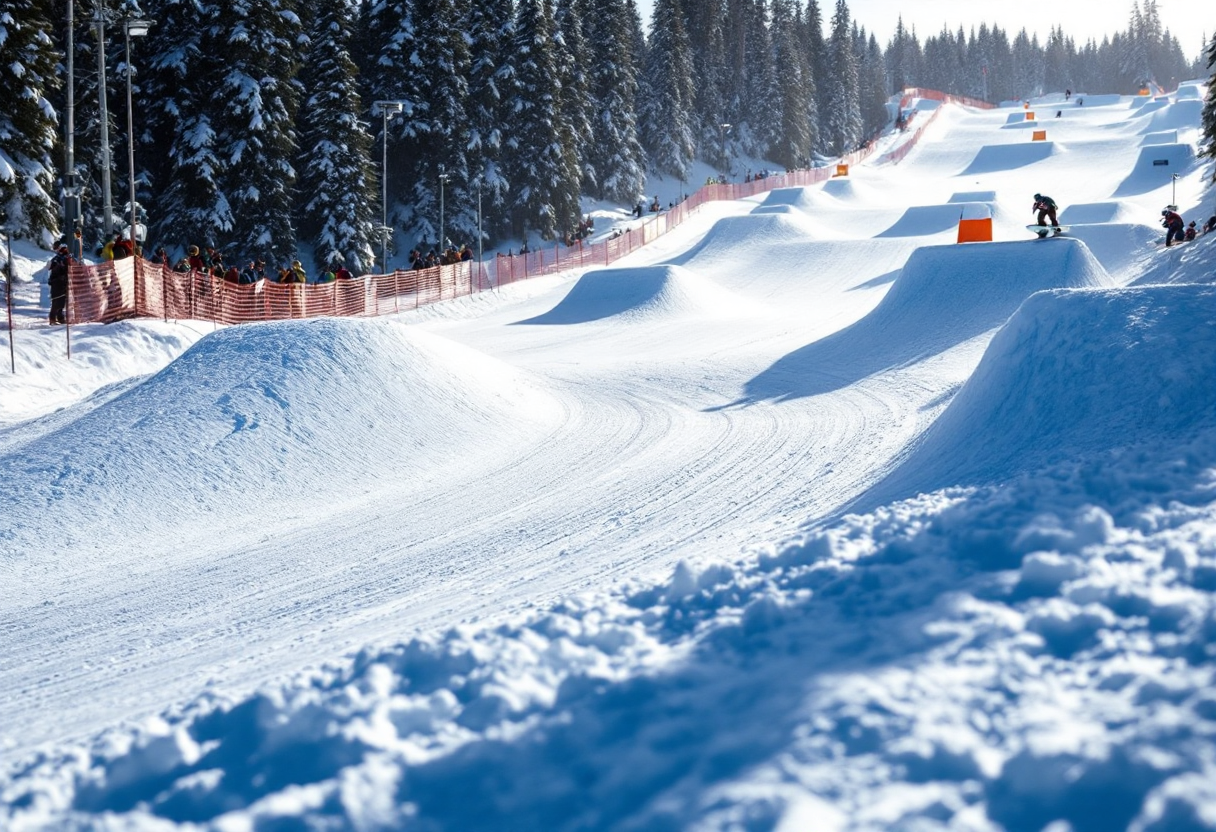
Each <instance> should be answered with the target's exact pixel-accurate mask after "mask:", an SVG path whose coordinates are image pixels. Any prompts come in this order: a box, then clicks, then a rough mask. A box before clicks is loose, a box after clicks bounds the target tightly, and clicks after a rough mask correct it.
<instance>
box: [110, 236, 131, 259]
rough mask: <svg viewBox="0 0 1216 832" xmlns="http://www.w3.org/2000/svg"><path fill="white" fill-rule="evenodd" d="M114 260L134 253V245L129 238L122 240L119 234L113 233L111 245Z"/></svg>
mask: <svg viewBox="0 0 1216 832" xmlns="http://www.w3.org/2000/svg"><path fill="white" fill-rule="evenodd" d="M111 251H112V252H113V255H114V259H115V260H122V259H123V258H126V257H130V256H132V255H133V254H134V253H135V246H134V245H132V243H131V241H130V240H124V239H123V238H122V235H121V234H115V235H114V244H113V246H111Z"/></svg>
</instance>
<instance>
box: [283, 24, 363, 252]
mask: <svg viewBox="0 0 1216 832" xmlns="http://www.w3.org/2000/svg"><path fill="white" fill-rule="evenodd" d="M353 12H354V9H353V8H352V4H351V0H313V3H312V7H311V8H310V9H309V20H308V28H307V32H308V52H307V55H306V57H305V60H304V62H303V66H302V67H301V71H300V83H301V85H302V86H303V88H304V90H305V96H306V97H305V98H304V100H303V103H302V106H301V108H300V115H299V132H300V157H299V160H298V163H297V165H296V168H297V170H299V171H300V175H299V181H298V185H297V191H298V193H299V198H298V200H297V204H298V205H299V219H298V226H299V229H300V235H301V237H302V239H303V240H305V241H307V242H309V243H311V244H312V246H313V253H314V259H315V260H316V264H317V267H318V268H324V267H326V266H329V265H337V264H343V265H345V266H346V267H347V268H348V269H349V270H350V271H351V272H352V273H353V274H356V275H358V274H365V273H367V272H370V271H372V270H373V269H374V268H375V253H374V244H375V243H376V242H377V241H378V240H379V237H378V235H377V234H376V232H375V227H376V226H377V225H379V213H378V212H377V210H376V206H378V205H379V194H378V193H377V189H376V184H377V181H378V180H377V176H376V173H375V168H374V166H373V164H372V155H371V147H372V137H371V134H370V133H369V132H368V127H367V124H366V123H365V122H363V121H360V116H361V115H362V113H363V103H362V99H361V97H360V96H359V92H358V89H357V82H358V77H357V76H358V70H357V69H356V67H355V63H354V61H353V60H352V59H351V52H350V50H351V42H352V28H351V21H352V20H353V19H354V14H353Z"/></svg>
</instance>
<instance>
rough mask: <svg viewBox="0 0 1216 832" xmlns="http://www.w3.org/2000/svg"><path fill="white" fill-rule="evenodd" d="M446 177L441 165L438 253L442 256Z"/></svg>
mask: <svg viewBox="0 0 1216 832" xmlns="http://www.w3.org/2000/svg"><path fill="white" fill-rule="evenodd" d="M447 181H448V175H447V174H446V173H444V172H443V165H440V166H439V252H440V256H441V257H442V255H443V251H444V248H443V241H444V236H443V186H444V185H445V184H447Z"/></svg>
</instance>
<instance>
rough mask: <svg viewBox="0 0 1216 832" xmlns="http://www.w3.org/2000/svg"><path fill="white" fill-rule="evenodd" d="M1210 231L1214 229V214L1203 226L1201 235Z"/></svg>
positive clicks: (1215, 218) (1215, 224) (1215, 222)
mask: <svg viewBox="0 0 1216 832" xmlns="http://www.w3.org/2000/svg"><path fill="white" fill-rule="evenodd" d="M1212 229H1216V214H1213V215H1212V216H1210V217H1208V221H1207V222H1205V223H1204V224H1203V233H1204V234H1207V233H1208V232H1209V231H1211V230H1212Z"/></svg>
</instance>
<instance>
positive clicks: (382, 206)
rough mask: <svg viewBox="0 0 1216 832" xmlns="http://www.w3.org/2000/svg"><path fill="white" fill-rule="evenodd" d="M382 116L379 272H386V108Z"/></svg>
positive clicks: (382, 111)
mask: <svg viewBox="0 0 1216 832" xmlns="http://www.w3.org/2000/svg"><path fill="white" fill-rule="evenodd" d="M380 112H381V114H382V115H383V116H384V150H383V152H382V153H381V158H380V272H381V273H382V274H388V108H386V107H381V108H380Z"/></svg>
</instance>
